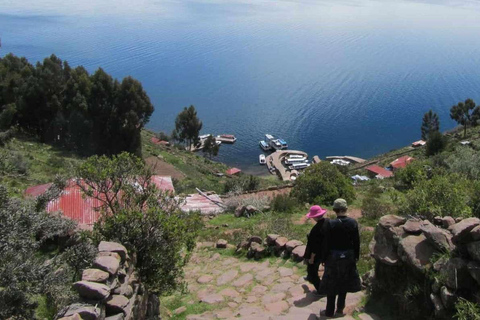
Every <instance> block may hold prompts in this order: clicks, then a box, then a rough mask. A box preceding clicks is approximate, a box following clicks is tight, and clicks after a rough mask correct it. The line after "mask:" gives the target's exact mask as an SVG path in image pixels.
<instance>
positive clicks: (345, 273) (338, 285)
mask: <svg viewBox="0 0 480 320" xmlns="http://www.w3.org/2000/svg"><path fill="white" fill-rule="evenodd" d="M361 289H362V287H361V283H360V277H359V275H358V271H357V265H356V262H355V258H354V253H353V250H348V251H332V252H331V253H330V254H329V255H328V257H327V261H325V272H324V274H323V278H322V282H321V284H320V290H319V293H321V294H326V295H336V294H339V293H344V292H358V291H360V290H361Z"/></svg>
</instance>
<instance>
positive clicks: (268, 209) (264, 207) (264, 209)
mask: <svg viewBox="0 0 480 320" xmlns="http://www.w3.org/2000/svg"><path fill="white" fill-rule="evenodd" d="M270 209H272V208H271V207H270V206H263V211H270Z"/></svg>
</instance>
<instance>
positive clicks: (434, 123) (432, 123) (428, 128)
mask: <svg viewBox="0 0 480 320" xmlns="http://www.w3.org/2000/svg"><path fill="white" fill-rule="evenodd" d="M421 130H422V139H423V140H428V136H429V134H430V133H431V132H433V131H440V120H439V119H438V115H437V114H436V113H435V112H433V111H432V110H431V109H430V110H429V111H428V112H427V113H425V115H424V116H423V121H422V127H421Z"/></svg>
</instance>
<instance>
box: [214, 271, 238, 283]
mask: <svg viewBox="0 0 480 320" xmlns="http://www.w3.org/2000/svg"><path fill="white" fill-rule="evenodd" d="M237 275H238V271H237V270H235V269H230V270H228V271H226V272H225V273H223V274H222V275H221V276H220V277H218V278H217V285H219V286H222V285H224V284H227V283H229V282H230V281H232V280H233V279H235V277H236V276H237Z"/></svg>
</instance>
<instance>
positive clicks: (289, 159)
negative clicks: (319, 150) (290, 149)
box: [285, 157, 308, 164]
mask: <svg viewBox="0 0 480 320" xmlns="http://www.w3.org/2000/svg"><path fill="white" fill-rule="evenodd" d="M305 162H308V160H307V158H305V157H301V158H293V159H292V158H287V159H285V163H286V164H294V163H305Z"/></svg>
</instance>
